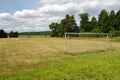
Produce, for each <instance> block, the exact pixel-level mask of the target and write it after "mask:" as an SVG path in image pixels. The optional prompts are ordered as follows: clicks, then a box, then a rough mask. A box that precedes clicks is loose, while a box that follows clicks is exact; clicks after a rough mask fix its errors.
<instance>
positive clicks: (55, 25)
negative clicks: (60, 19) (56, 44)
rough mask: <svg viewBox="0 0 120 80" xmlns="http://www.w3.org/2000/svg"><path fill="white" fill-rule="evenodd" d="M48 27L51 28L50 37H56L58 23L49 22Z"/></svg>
mask: <svg viewBox="0 0 120 80" xmlns="http://www.w3.org/2000/svg"><path fill="white" fill-rule="evenodd" d="M49 27H50V29H51V30H52V33H51V36H52V37H57V36H58V28H59V24H58V23H51V24H50V25H49Z"/></svg>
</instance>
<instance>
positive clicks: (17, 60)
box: [0, 38, 120, 80]
mask: <svg viewBox="0 0 120 80" xmlns="http://www.w3.org/2000/svg"><path fill="white" fill-rule="evenodd" d="M112 44H113V45H114V46H119V45H120V43H116V42H115V44H114V42H113V43H112ZM63 45H64V39H61V38H13V39H0V80H120V50H119V49H120V48H119V47H117V49H113V50H107V51H106V50H99V51H95V52H92V51H90V52H89V51H87V52H82V53H81V52H80V53H64V52H63V49H64V46H63Z"/></svg>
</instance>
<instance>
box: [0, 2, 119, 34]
mask: <svg viewBox="0 0 120 80" xmlns="http://www.w3.org/2000/svg"><path fill="white" fill-rule="evenodd" d="M103 9H106V10H108V11H110V10H114V11H117V10H119V9H120V2H119V0H0V29H4V30H5V31H7V32H10V31H11V30H14V31H19V32H25V31H46V30H49V24H51V22H58V23H59V22H60V20H61V19H63V18H64V17H65V15H66V14H70V15H74V16H75V19H76V22H77V23H78V25H79V22H80V20H79V16H78V14H79V13H83V12H87V13H89V14H90V17H91V16H95V17H96V18H97V16H98V14H99V12H100V11H101V10H103Z"/></svg>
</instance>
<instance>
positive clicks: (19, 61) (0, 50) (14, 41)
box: [0, 38, 118, 74]
mask: <svg viewBox="0 0 120 80" xmlns="http://www.w3.org/2000/svg"><path fill="white" fill-rule="evenodd" d="M64 41H65V40H64V39H63V38H8V39H0V74H3V73H7V72H13V71H19V70H25V69H30V68H32V67H36V66H44V65H49V64H53V63H55V62H62V61H64V60H67V59H71V58H74V56H72V55H68V54H64V52H63V51H64V45H65V44H64ZM69 42H70V43H69V45H71V46H70V47H69V48H70V49H68V50H67V51H68V52H69V51H72V52H75V51H80V50H83V51H89V50H94V49H95V50H99V49H101V48H97V47H98V46H101V45H102V48H103V46H104V43H103V42H102V41H97V42H95V41H92V42H91V41H90V40H87V41H85V40H84V41H83V40H82V41H79V40H70V41H69ZM93 43H96V44H97V45H93ZM72 45H74V46H72ZM81 45H82V46H81ZM83 45H85V46H83ZM86 45H87V46H86ZM116 45H118V43H115V44H114V46H116ZM90 48H91V49H90ZM84 49H85V50H84Z"/></svg>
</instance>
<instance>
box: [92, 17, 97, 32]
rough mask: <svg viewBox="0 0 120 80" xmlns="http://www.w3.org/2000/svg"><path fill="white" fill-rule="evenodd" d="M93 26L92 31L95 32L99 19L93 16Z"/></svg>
mask: <svg viewBox="0 0 120 80" xmlns="http://www.w3.org/2000/svg"><path fill="white" fill-rule="evenodd" d="M91 26H92V31H93V32H94V30H95V29H97V27H98V22H97V19H96V18H95V17H92V19H91Z"/></svg>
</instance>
